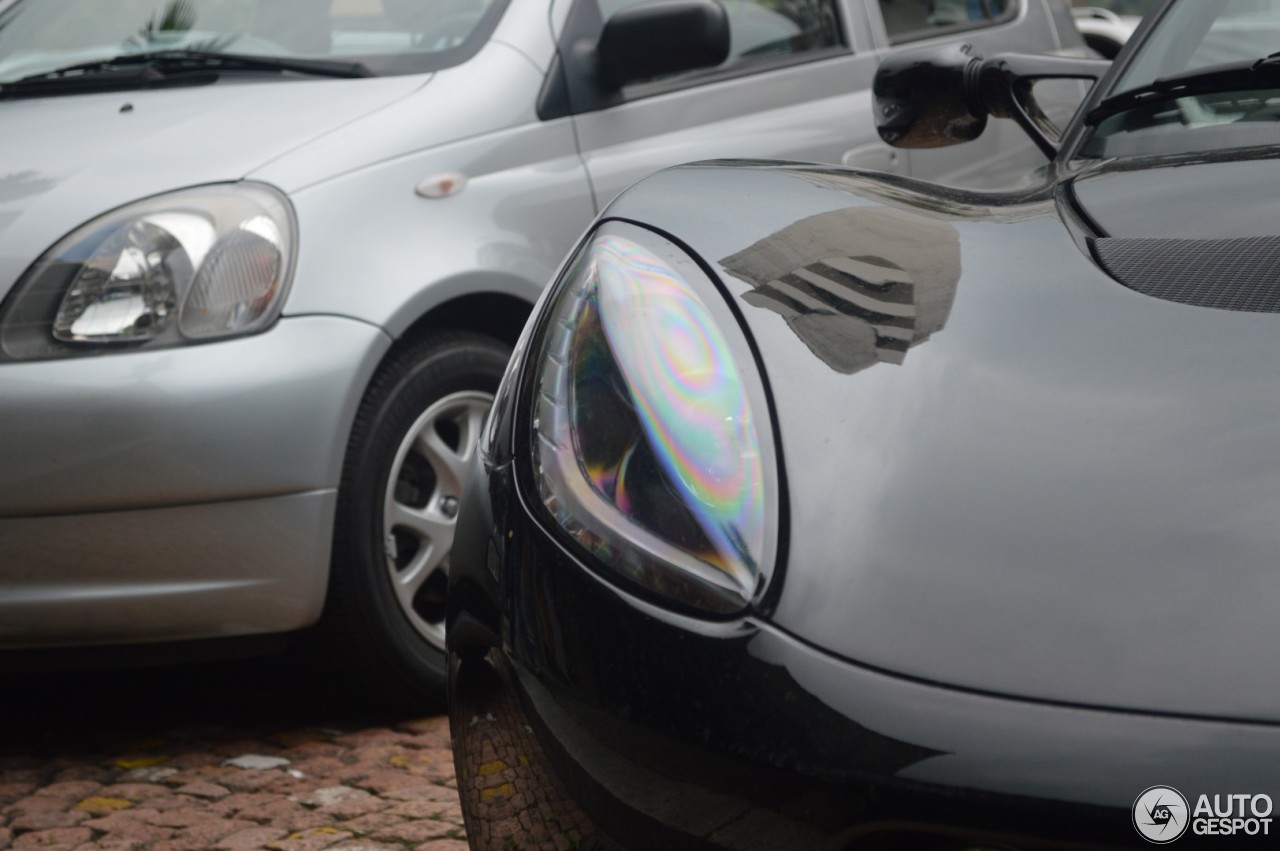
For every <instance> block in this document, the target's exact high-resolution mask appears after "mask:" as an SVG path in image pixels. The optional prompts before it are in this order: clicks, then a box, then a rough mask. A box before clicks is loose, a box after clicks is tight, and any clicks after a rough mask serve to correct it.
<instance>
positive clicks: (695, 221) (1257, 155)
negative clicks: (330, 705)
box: [448, 0, 1280, 851]
mask: <svg viewBox="0 0 1280 851" xmlns="http://www.w3.org/2000/svg"><path fill="white" fill-rule="evenodd" d="M1277 45H1280V3H1277V2H1271V0H1266V1H1265V2H1257V0H1233V2H1205V0H1170V2H1166V3H1164V4H1163V5H1162V6H1161V8H1160V9H1159V10H1157V11H1156V12H1153V13H1152V17H1151V18H1150V19H1148V20H1147V21H1144V23H1143V25H1142V28H1140V29H1139V30H1138V33H1137V34H1136V35H1135V38H1134V41H1133V42H1132V43H1131V44H1130V46H1129V48H1127V49H1126V51H1125V52H1124V53H1122V54H1121V58H1120V59H1119V60H1118V65H1116V66H1115V67H1112V66H1111V65H1110V63H1107V62H1105V61H1102V60H1092V61H1082V60H1066V59H1063V58H1060V57H1044V56H1025V55H1012V54H998V55H994V56H989V57H986V58H985V59H984V58H982V57H980V56H979V55H977V54H976V53H975V52H972V51H967V50H963V49H958V48H955V47H945V48H933V49H929V50H924V51H921V52H919V53H916V54H903V55H901V56H898V57H891V58H889V59H888V60H886V62H885V63H884V64H883V65H882V66H881V69H880V72H879V74H878V76H877V79H876V85H875V94H876V104H875V109H876V112H875V115H876V119H877V121H878V123H879V125H880V129H881V132H882V135H883V137H884V138H885V139H886V140H887V141H890V142H892V143H894V144H896V145H901V146H904V147H906V148H908V149H909V150H911V151H913V152H914V151H915V150H918V149H919V147H918V146H922V145H927V146H939V145H943V146H945V145H957V143H961V142H964V143H966V144H968V143H969V141H968V140H973V139H976V138H979V137H980V136H981V135H982V134H983V133H984V131H986V130H988V129H993V128H994V127H995V126H997V125H998V124H999V123H1004V124H1006V125H1007V126H1010V127H1013V126H1020V127H1021V128H1022V129H1023V131H1024V132H1026V133H1027V134H1028V135H1029V136H1031V137H1032V138H1034V140H1035V142H1036V144H1037V145H1039V146H1041V147H1042V148H1043V149H1044V150H1045V152H1046V154H1049V155H1051V156H1052V162H1051V164H1050V165H1049V167H1048V168H1047V169H1042V170H1040V171H1038V172H1037V173H1036V174H1035V176H1034V178H1033V180H1032V182H1030V183H1029V184H1027V185H1026V186H1024V187H1020V188H1018V189H1017V190H1012V191H1009V190H1005V191H983V192H975V191H966V190H957V189H954V188H949V187H943V186H939V185H937V184H933V183H928V182H922V181H918V180H914V179H910V178H904V177H897V176H892V175H885V174H877V173H871V172H866V171H860V170H854V169H841V168H834V167H824V166H814V165H805V164H796V163H778V162H745V163H744V162H711V163H702V164H695V165H688V166H682V167H679V168H675V169H671V170H667V171H663V172H661V173H659V174H657V175H654V176H652V177H649V178H647V179H645V180H643V181H641V182H640V183H638V184H636V185H635V186H633V187H631V188H630V189H628V190H627V191H626V192H624V193H623V194H622V195H621V196H620V197H619V198H618V199H616V200H615V201H614V202H613V204H611V205H610V206H609V207H608V208H607V209H606V210H605V211H604V212H603V213H602V214H601V216H600V217H599V219H598V221H597V222H596V224H595V225H594V226H593V227H592V228H591V229H590V230H589V232H588V233H587V234H586V235H585V237H584V238H583V239H582V241H581V242H580V244H579V246H578V248H577V249H576V250H575V252H574V254H573V256H572V258H571V259H570V261H569V262H568V263H567V264H566V266H565V267H564V269H563V271H562V272H561V274H560V276H559V278H558V280H557V281H556V283H555V284H554V285H553V286H552V287H551V288H550V289H549V290H548V292H547V294H546V295H545V296H544V300H543V302H542V303H541V305H540V306H539V307H538V308H537V310H536V312H535V317H534V319H533V320H532V321H531V322H530V324H529V325H528V326H527V327H526V329H525V332H524V336H523V339H522V341H521V343H520V344H519V345H518V347H517V351H516V354H515V356H514V357H513V359H512V362H511V365H510V367H509V371H508V373H507V377H506V378H504V380H503V384H502V386H501V388H500V390H499V391H498V397H497V401H496V403H495V407H494V412H493V415H492V417H491V419H490V420H489V425H488V427H487V430H486V433H485V435H484V437H483V440H482V443H481V449H480V452H479V453H478V455H477V458H476V459H475V461H474V462H473V465H472V471H471V485H470V486H469V487H468V489H467V491H466V497H465V504H464V506H463V509H462V513H461V515H460V519H459V525H458V538H457V540H456V543H455V550H454V553H455V556H454V564H453V574H452V583H453V584H452V586H451V589H450V595H449V601H448V612H449V648H450V675H451V715H452V730H453V735H454V742H455V746H454V755H455V762H456V765H457V774H458V789H459V793H460V795H461V796H462V804H463V808H464V812H465V814H466V819H467V835H468V837H469V838H470V840H471V842H472V847H473V848H475V849H477V851H489V849H500V848H501V849H506V848H541V847H552V843H555V845H554V847H580V848H597V849H608V848H616V847H625V848H636V849H649V848H684V849H704V848H705V849H736V851H747V849H761V848H784V849H848V851H887V850H888V849H895V850H896V849H902V851H961V849H1002V851H1029V849H1082V848H1090V849H1095V848H1145V847H1148V845H1149V843H1152V842H1154V843H1159V844H1167V843H1170V842H1173V841H1175V840H1179V837H1181V839H1180V840H1179V841H1180V842H1181V844H1182V845H1184V846H1186V847H1192V848H1211V847H1219V846H1221V847H1224V848H1225V847H1237V846H1239V845H1240V844H1241V843H1243V844H1244V845H1245V847H1273V846H1274V844H1275V841H1276V840H1275V837H1276V833H1277V830H1278V828H1277V825H1276V824H1275V823H1274V820H1273V819H1274V817H1275V816H1274V802H1275V801H1276V800H1277V797H1278V796H1280V774H1277V771H1276V765H1277V763H1278V760H1280V692H1277V689H1276V687H1275V683H1276V681H1277V677H1280V664H1278V663H1277V657H1276V654H1275V647H1276V646H1277V645H1278V644H1280V620H1278V619H1277V618H1276V617H1275V601H1276V599H1277V595H1278V594H1280V573H1278V572H1277V569H1276V566H1277V564H1280V525H1278V524H1277V523H1276V518H1277V516H1280V453H1277V452H1276V451H1275V447H1276V446H1277V445H1278V444H1280V333H1278V332H1280V274H1278V273H1277V269H1280V217H1278V216H1277V210H1278V206H1280V201H1278V199H1280V168H1278V165H1280V70H1278V69H1280V63H1278V61H1277V58H1276V56H1275V51H1276V47H1277ZM1098 77H1101V80H1100V82H1098V84H1097V85H1096V87H1095V90H1094V91H1093V93H1092V94H1091V95H1090V97H1089V99H1088V101H1087V102H1086V103H1085V104H1084V106H1083V108H1082V109H1081V110H1080V112H1079V113H1078V114H1077V115H1076V116H1075V118H1074V120H1073V121H1072V122H1071V123H1070V125H1069V126H1067V127H1066V128H1065V132H1062V133H1059V132H1058V130H1057V128H1055V127H1053V126H1052V125H1051V124H1050V123H1049V122H1047V121H1045V116H1044V112H1043V110H1042V109H1041V108H1040V106H1039V104H1038V102H1037V97H1036V93H1037V92H1038V91H1039V90H1040V85H1039V84H1040V83H1042V82H1044V81H1049V80H1059V81H1062V80H1084V81H1086V82H1088V81H1090V80H1092V79H1095V78H1098ZM996 116H1006V117H1008V118H1012V119H1014V120H1012V121H1003V122H997V121H995V120H994V117H996ZM957 148H963V145H958V146H957Z"/></svg>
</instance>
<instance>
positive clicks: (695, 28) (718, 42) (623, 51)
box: [596, 0, 729, 89]
mask: <svg viewBox="0 0 1280 851" xmlns="http://www.w3.org/2000/svg"><path fill="white" fill-rule="evenodd" d="M596 57H597V64H596V68H597V70H598V73H599V75H600V82H601V83H602V84H603V85H604V86H606V87H608V88H611V89H620V88H622V87H623V86H625V85H626V84H628V83H634V82H638V81H640V80H648V79H652V78H654V77H660V76H662V75H664V74H675V73H677V72H680V71H693V70H695V69H698V68H714V67H715V66H716V65H719V64H720V63H721V62H724V61H725V59H727V58H728V57H729V17H728V15H726V14H725V11H724V7H723V6H721V5H720V3H719V2H718V0H653V2H651V3H641V4H640V5H638V6H631V7H629V8H626V9H623V10H621V11H620V12H618V13H617V14H615V15H614V16H613V17H612V18H610V19H609V20H608V22H607V23H605V25H604V31H603V32H602V33H601V34H600V41H599V42H598V43H597V45H596Z"/></svg>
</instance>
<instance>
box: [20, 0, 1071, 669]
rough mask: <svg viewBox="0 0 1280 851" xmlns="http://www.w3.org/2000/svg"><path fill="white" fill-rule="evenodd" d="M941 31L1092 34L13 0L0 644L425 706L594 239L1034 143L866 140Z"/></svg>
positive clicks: (946, 174) (962, 9) (1051, 20)
mask: <svg viewBox="0 0 1280 851" xmlns="http://www.w3.org/2000/svg"><path fill="white" fill-rule="evenodd" d="M946 40H952V41H960V40H964V41H967V42H971V43H973V44H974V45H975V48H976V49H978V50H979V51H980V52H982V53H983V54H990V53H995V52H999V51H1001V50H1009V51H1020V52H1024V53H1043V52H1047V51H1055V50H1071V49H1075V48H1079V47H1081V44H1080V41H1079V35H1078V34H1077V33H1076V31H1075V29H1074V27H1073V26H1072V23H1071V19H1070V16H1069V15H1068V14H1067V11H1066V7H1065V6H1062V4H1061V3H1060V2H1059V0H983V2H978V3H975V2H970V0H949V2H939V0H724V2H723V3H721V2H715V0H647V2H638V0H168V2H164V0H7V2H6V0H0V126H3V127H4V128H5V132H4V133H3V134H0V647H2V648H8V649H15V648H28V649H30V648H50V647H84V646H103V645H106V646H114V645H121V644H142V643H147V644H157V643H171V642H177V643H179V644H180V645H181V649H182V651H183V652H188V651H189V649H190V645H189V643H190V642H193V641H197V640H202V639H219V638H228V637H235V636H240V637H244V636H263V635H275V634H280V633H288V632H293V631H298V630H302V629H304V628H307V627H311V626H313V625H316V624H319V626H320V629H319V630H318V631H317V633H316V639H317V640H318V641H319V642H320V647H321V648H322V650H323V652H325V653H328V654H329V656H328V657H327V658H328V660H331V661H332V664H333V665H334V666H335V667H334V669H333V670H334V671H335V672H337V671H341V672H342V674H343V676H345V677H346V680H345V681H346V682H347V683H348V684H349V688H350V689H351V690H352V691H358V690H360V689H362V688H365V687H366V686H368V688H369V691H368V693H369V694H375V693H383V694H385V693H388V692H395V693H399V694H405V693H418V694H420V693H423V692H427V693H430V692H433V691H436V690H438V689H439V688H441V686H442V684H443V683H444V678H445V669H444V653H443V648H444V621H443V618H444V608H443V601H444V596H445V592H446V590H447V587H448V569H449V561H448V554H449V549H450V545H451V542H452V537H453V524H454V515H455V512H456V510H457V505H458V496H459V489H460V487H461V480H462V470H463V469H464V467H465V465H466V464H467V462H468V460H469V457H470V454H471V451H472V446H473V444H474V442H475V439H476V435H477V432H478V431H479V429H480V427H481V424H482V423H483V422H484V418H485V415H486V412H487V410H488V408H489V405H490V401H491V399H492V398H493V394H494V392H495V390H496V389H497V386H498V383H499V380H500V378H501V376H502V373H503V369H504V367H505V365H506V362H507V358H508V353H509V351H510V348H511V346H512V344H513V343H514V342H515V340H516V337H517V335H518V334H519V332H520V329H521V327H522V326H523V325H524V322H525V319H526V317H527V316H528V314H529V312H530V310H531V308H532V305H533V302H534V300H535V299H537V297H538V295H539V293H540V292H541V291H542V288H543V286H544V285H545V284H546V283H547V282H548V281H550V280H552V279H553V278H554V276H555V272H556V269H557V267H558V266H559V264H560V262H561V258H562V257H564V256H565V254H566V253H567V252H568V251H569V250H570V249H571V248H572V247H573V245H574V243H575V241H576V240H577V238H578V236H579V234H580V233H581V231H582V230H583V228H584V227H585V226H586V225H587V224H588V223H589V222H590V221H591V220H592V218H593V217H594V216H595V214H596V212H597V211H598V210H599V209H601V208H602V207H603V206H604V205H605V204H607V203H608V202H609V200H610V199H612V198H613V197H614V195H616V194H617V193H618V192H619V191H620V190H621V189H623V188H624V187H626V186H627V185H628V184H630V183H632V182H633V181H635V180H637V179H639V178H640V177H642V176H644V175H646V174H648V173H649V172H652V171H654V170H656V169H659V168H663V167H666V166H670V165H673V164H676V163H680V162H684V161H688V160H697V159H705V158H712V157H736V158H744V157H774V158H788V159H796V160H813V161H824V162H832V163H842V164H844V165H853V166H864V167H871V168H877V169H880V170H885V171H896V172H899V173H901V174H904V175H913V176H919V177H923V178H927V179H931V180H952V181H954V182H969V183H971V184H973V183H977V182H981V181H996V180H999V178H1000V175H1001V174H1002V172H1000V171H999V170H993V168H992V167H993V166H999V167H1000V168H1002V169H1004V171H1003V173H1004V174H1021V173H1022V172H1024V171H1025V170H1026V169H1027V166H1028V165H1033V164H1035V163H1036V162H1037V161H1040V162H1042V161H1043V158H1042V157H1041V155H1040V154H1039V153H1038V151H1037V150H1036V149H1035V148H1034V147H1033V146H1031V145H1030V144H1029V143H1028V142H1026V141H1025V140H1024V139H1023V138H1022V137H1021V134H1019V133H1018V131H1017V130H1016V129H1012V128H1011V129H1010V130H1009V132H1008V133H1007V134H1004V135H1001V134H999V133H989V134H987V135H986V136H985V137H984V138H983V139H982V140H981V141H979V142H975V143H973V144H972V145H971V146H969V147H968V148H967V149H966V150H963V151H960V150H957V149H948V150H946V151H939V152H915V151H912V152H899V151H896V150H894V149H891V148H889V147H887V146H886V145H884V144H883V143H882V142H881V141H880V140H879V137H878V136H877V134H876V130H875V126H874V124H873V122H872V120H871V118H872V113H871V98H870V87H871V82H872V78H873V76H874V74H875V72H876V68H877V66H878V65H879V63H880V61H881V59H882V58H883V57H884V56H885V55H886V53H887V52H889V51H892V50H895V49H896V47H897V45H899V44H910V45H913V46H915V45H919V44H922V43H930V42H934V41H939V42H941V41H946ZM815 191H821V190H818V189H815ZM672 203H679V199H675V198H673V199H672Z"/></svg>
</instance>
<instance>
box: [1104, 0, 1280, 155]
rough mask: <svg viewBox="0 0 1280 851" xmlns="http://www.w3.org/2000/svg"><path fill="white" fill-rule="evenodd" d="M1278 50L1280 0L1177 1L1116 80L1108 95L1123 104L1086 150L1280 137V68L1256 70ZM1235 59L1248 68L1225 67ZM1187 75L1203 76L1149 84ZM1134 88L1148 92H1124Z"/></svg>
mask: <svg viewBox="0 0 1280 851" xmlns="http://www.w3.org/2000/svg"><path fill="white" fill-rule="evenodd" d="M1278 50H1280V0H1183V2H1181V3H1178V4H1175V5H1174V6H1173V7H1172V8H1170V10H1169V11H1168V12H1167V13H1166V14H1165V15H1164V17H1163V18H1162V19H1161V21H1160V22H1159V25H1158V26H1157V27H1156V29H1155V30H1154V31H1153V32H1152V33H1151V35H1150V37H1149V38H1148V39H1147V40H1146V42H1145V43H1144V44H1143V45H1142V46H1141V49H1140V50H1139V51H1138V53H1137V55H1136V56H1135V57H1134V59H1133V61H1132V63H1131V64H1130V66H1129V67H1128V68H1127V69H1125V71H1124V73H1123V75H1122V76H1121V77H1120V79H1119V80H1118V81H1117V83H1116V84H1115V85H1114V86H1113V88H1112V90H1111V92H1110V98H1109V100H1111V101H1112V103H1113V104H1115V103H1117V102H1118V103H1119V106H1118V107H1114V108H1110V109H1104V110H1100V111H1099V112H1100V115H1099V119H1101V120H1100V123H1098V126H1097V127H1096V128H1094V130H1093V131H1092V133H1091V135H1090V136H1089V137H1088V139H1087V140H1086V142H1085V144H1084V145H1083V146H1082V147H1081V149H1080V153H1081V155H1083V156H1086V157H1100V158H1101V157H1129V156H1155V155H1173V154H1183V153H1191V152H1194V151H1213V150H1225V149H1229V148H1243V147H1254V146H1259V145H1273V144H1277V143H1280V121H1278V119H1280V73H1277V72H1276V69H1273V68H1266V67H1263V68H1259V69H1257V70H1255V71H1250V70H1249V67H1250V66H1252V65H1253V64H1254V63H1257V62H1258V61H1259V60H1262V59H1265V58H1266V57H1268V56H1270V55H1271V54H1274V53H1276V52H1277V51H1278ZM1232 65H1240V66H1243V68H1242V69H1241V70H1242V73H1236V74H1235V75H1234V76H1229V75H1226V74H1223V73H1221V72H1223V71H1224V70H1225V69H1229V68H1230V67H1231V66H1232ZM1224 66H1225V67H1224ZM1201 72H1204V73H1201ZM1211 73H1213V74H1216V76H1213V77H1210V76H1209V75H1210V74H1211ZM1188 74H1195V75H1196V76H1197V77H1198V78H1200V79H1198V80H1195V81H1194V82H1193V83H1190V84H1189V86H1194V88H1192V89H1191V90H1186V89H1184V90H1181V91H1176V92H1168V93H1166V89H1165V88H1163V87H1165V86H1167V84H1165V83H1160V84H1158V85H1157V86H1156V89H1157V91H1154V92H1147V91H1146V88H1147V87H1151V86H1152V85H1153V84H1155V83H1156V81H1157V80H1161V81H1163V80H1165V79H1166V78H1169V77H1174V76H1178V75H1183V77H1185V76H1186V75H1188ZM1135 90H1139V91H1141V92H1142V93H1143V95H1144V97H1143V98H1142V99H1141V100H1132V99H1131V100H1132V102H1125V98H1123V97H1117V95H1123V94H1124V93H1126V92H1133V91H1135ZM1104 103H1105V102H1104ZM1111 113H1114V114H1111ZM1104 115H1105V116H1108V117H1106V118H1105V119H1103V118H1102V116H1104ZM1099 119H1095V120H1099Z"/></svg>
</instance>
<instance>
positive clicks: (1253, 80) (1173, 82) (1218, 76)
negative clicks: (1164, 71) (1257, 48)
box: [1084, 53, 1280, 127]
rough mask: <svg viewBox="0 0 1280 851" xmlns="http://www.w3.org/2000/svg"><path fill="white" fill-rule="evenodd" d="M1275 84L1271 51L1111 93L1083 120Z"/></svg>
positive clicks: (1279, 78)
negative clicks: (1151, 105)
mask: <svg viewBox="0 0 1280 851" xmlns="http://www.w3.org/2000/svg"><path fill="white" fill-rule="evenodd" d="M1277 83H1280V53H1273V54H1271V55H1270V56H1267V57H1266V58H1264V59H1257V60H1253V59H1249V60H1245V61H1244V62H1230V63H1227V64H1224V65H1212V66H1210V67H1208V68H1198V69H1196V70H1195V71H1186V72H1184V73H1182V74H1174V75H1172V76H1169V77H1161V78H1160V79H1158V80H1156V81H1155V82H1153V83H1150V84H1149V85H1145V86H1139V87H1138V88H1136V89H1129V90H1127V91H1123V92H1120V93H1119V94H1115V95H1112V96H1111V97H1109V98H1106V99H1105V100H1103V101H1102V102H1101V103H1099V104H1098V105H1097V106H1096V107H1094V108H1093V109H1092V110H1090V111H1089V114H1088V115H1086V116H1085V117H1084V122H1085V124H1087V125H1089V126H1090V127H1092V126H1096V125H1097V124H1099V123H1101V122H1102V121H1104V120H1105V119H1107V118H1110V117H1111V116H1113V115H1117V114H1119V113H1121V112H1128V111H1129V110H1131V109H1134V108H1135V107H1139V106H1143V105H1145V104H1148V103H1163V102H1164V101H1169V100H1173V99H1174V98H1180V97H1191V96H1194V95H1205V94H1213V93H1215V92H1229V91H1232V90H1235V89H1242V90H1248V89H1261V88H1266V87H1267V86H1270V85H1274V84H1277Z"/></svg>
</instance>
